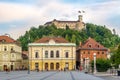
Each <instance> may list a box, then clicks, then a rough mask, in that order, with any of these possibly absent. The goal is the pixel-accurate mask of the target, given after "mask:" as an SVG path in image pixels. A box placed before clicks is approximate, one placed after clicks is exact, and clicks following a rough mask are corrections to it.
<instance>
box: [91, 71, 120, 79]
mask: <svg viewBox="0 0 120 80" xmlns="http://www.w3.org/2000/svg"><path fill="white" fill-rule="evenodd" d="M93 75H95V76H97V77H109V78H110V77H111V78H114V79H118V80H120V76H118V75H117V73H113V74H111V73H108V72H97V73H96V74H93Z"/></svg>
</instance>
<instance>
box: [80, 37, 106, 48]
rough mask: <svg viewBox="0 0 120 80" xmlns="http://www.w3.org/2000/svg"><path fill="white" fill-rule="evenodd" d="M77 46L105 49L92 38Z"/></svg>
mask: <svg viewBox="0 0 120 80" xmlns="http://www.w3.org/2000/svg"><path fill="white" fill-rule="evenodd" d="M79 48H81V49H107V48H105V47H104V46H103V45H101V44H100V43H98V42H96V41H95V40H94V39H92V38H89V39H87V41H86V42H85V43H84V44H82V45H81V46H80V47H79Z"/></svg>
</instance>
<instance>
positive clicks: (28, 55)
mask: <svg viewBox="0 0 120 80" xmlns="http://www.w3.org/2000/svg"><path fill="white" fill-rule="evenodd" d="M28 74H30V64H29V51H28Z"/></svg>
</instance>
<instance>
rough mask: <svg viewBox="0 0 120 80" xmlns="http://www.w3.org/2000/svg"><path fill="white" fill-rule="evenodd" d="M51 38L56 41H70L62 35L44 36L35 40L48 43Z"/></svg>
mask: <svg viewBox="0 0 120 80" xmlns="http://www.w3.org/2000/svg"><path fill="white" fill-rule="evenodd" d="M50 40H54V41H55V42H56V43H68V41H67V40H65V39H64V38H62V37H43V38H41V39H39V40H37V41H35V43H48V42H49V41H50Z"/></svg>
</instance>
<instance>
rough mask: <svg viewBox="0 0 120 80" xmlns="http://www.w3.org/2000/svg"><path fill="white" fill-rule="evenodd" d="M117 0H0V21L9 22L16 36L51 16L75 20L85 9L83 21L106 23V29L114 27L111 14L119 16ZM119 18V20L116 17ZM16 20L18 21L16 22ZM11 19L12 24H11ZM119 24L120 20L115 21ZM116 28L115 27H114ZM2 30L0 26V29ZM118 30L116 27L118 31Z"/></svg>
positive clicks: (119, 7) (10, 31)
mask: <svg viewBox="0 0 120 80" xmlns="http://www.w3.org/2000/svg"><path fill="white" fill-rule="evenodd" d="M119 3H120V1H118V0H114V1H113V0H111V1H106V2H100V3H97V2H96V3H93V4H85V3H84V5H83V4H82V3H78V4H74V3H67V2H66V3H63V2H61V0H50V1H45V0H35V2H34V4H32V5H31V4H22V3H8V2H0V17H1V18H0V23H6V24H7V23H10V22H11V24H9V25H8V26H9V27H10V29H9V31H7V32H8V33H10V34H11V35H12V36H13V38H15V39H17V38H18V37H19V36H20V35H23V34H24V33H25V31H26V30H28V29H30V27H31V26H36V27H37V26H38V25H41V24H44V23H45V22H47V21H51V20H53V19H54V18H56V19H58V20H77V19H78V17H77V16H78V10H85V12H86V13H85V14H84V15H83V17H84V19H83V20H84V21H85V22H91V23H94V24H99V25H106V26H108V27H109V28H110V29H112V28H116V25H113V24H116V23H115V22H114V21H110V20H109V19H111V17H114V19H116V17H115V16H114V15H120V11H119V9H120V6H119ZM118 20H120V19H118ZM16 21H17V22H18V23H16ZM13 22H15V23H13ZM19 22H20V23H19ZM117 24H119V25H120V23H117ZM117 28H118V27H117ZM1 29H2V28H1ZM118 32H120V30H118Z"/></svg>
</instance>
